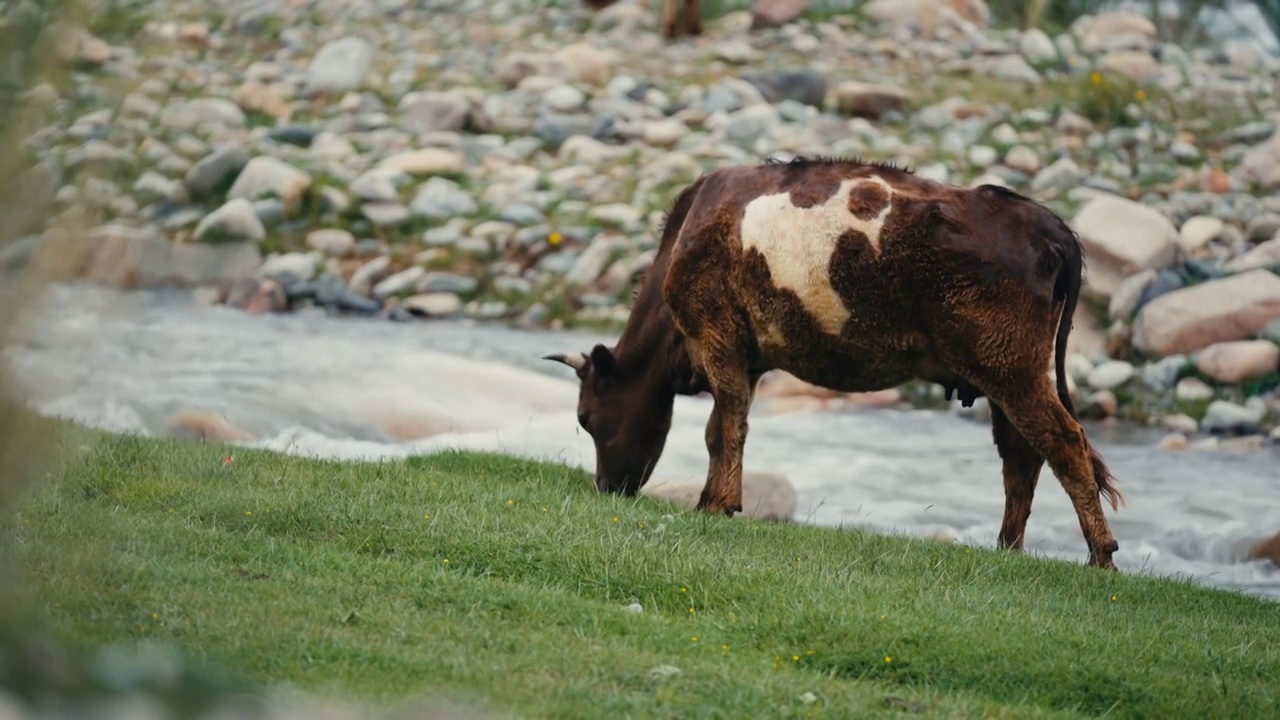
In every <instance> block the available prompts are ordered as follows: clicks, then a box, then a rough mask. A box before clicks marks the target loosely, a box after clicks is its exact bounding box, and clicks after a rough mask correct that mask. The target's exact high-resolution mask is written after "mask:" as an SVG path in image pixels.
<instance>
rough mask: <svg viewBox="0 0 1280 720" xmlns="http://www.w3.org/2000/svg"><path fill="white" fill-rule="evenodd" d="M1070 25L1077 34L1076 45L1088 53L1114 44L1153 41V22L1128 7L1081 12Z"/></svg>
mask: <svg viewBox="0 0 1280 720" xmlns="http://www.w3.org/2000/svg"><path fill="white" fill-rule="evenodd" d="M1071 29H1072V32H1073V33H1074V34H1075V36H1076V37H1078V38H1080V49H1081V50H1083V51H1084V52H1086V53H1088V54H1090V55H1097V54H1099V53H1102V52H1106V51H1107V50H1110V49H1114V48H1126V47H1127V48H1138V49H1144V48H1151V47H1153V46H1154V45H1155V41H1156V26H1155V23H1153V22H1151V20H1150V19H1148V18H1147V17H1146V16H1145V15H1142V14H1140V13H1137V12H1134V11H1132V10H1112V11H1108V12H1102V13H1098V14H1097V15H1081V16H1080V17H1079V19H1077V20H1076V21H1075V22H1074V23H1073V24H1072V28H1071Z"/></svg>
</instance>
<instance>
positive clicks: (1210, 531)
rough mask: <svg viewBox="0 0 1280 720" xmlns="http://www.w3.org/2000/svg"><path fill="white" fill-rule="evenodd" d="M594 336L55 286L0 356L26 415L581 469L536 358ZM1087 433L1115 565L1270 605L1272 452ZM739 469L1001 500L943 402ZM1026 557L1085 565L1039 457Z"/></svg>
mask: <svg viewBox="0 0 1280 720" xmlns="http://www.w3.org/2000/svg"><path fill="white" fill-rule="evenodd" d="M596 340H605V341H610V340H612V338H608V337H600V336H595V335H587V334H578V333H572V334H570V333H551V332H522V331H517V330H512V329H507V328H500V327H476V326H473V325H470V324H466V323H432V322H414V323H393V322H389V321H386V320H373V319H367V318H351V319H338V318H331V317H327V316H325V315H324V314H323V313H321V312H319V311H316V312H301V313H297V314H289V315H277V316H260V315H251V314H248V313H244V312H242V311H239V310H235V309H230V308H226V307H206V306H203V305H199V304H197V303H195V302H193V301H192V300H191V299H190V296H189V294H187V293H151V292H129V293H121V292H117V291H112V290H106V289H101V288H95V287H90V286H85V285H61V286H56V287H53V288H51V289H49V290H48V291H47V297H46V299H45V300H44V303H43V306H42V309H41V315H40V317H39V320H38V321H37V322H35V323H33V324H32V326H31V329H30V331H29V333H28V339H27V340H26V341H25V342H23V343H21V344H16V345H13V346H11V347H9V348H8V349H6V351H5V353H6V359H7V361H8V362H9V363H10V366H11V367H12V368H13V370H14V372H15V373H16V374H17V378H18V379H19V381H20V382H21V383H22V385H23V388H24V391H25V392H26V393H27V395H28V397H29V399H30V402H31V403H32V405H33V407H35V408H36V409H38V410H39V411H40V412H42V413H45V414H48V415H57V416H61V417H67V418H72V419H75V420H78V421H80V422H82V423H85V424H88V425H91V426H95V427H100V428H104V429H108V430H111V431H117V432H137V433H142V434H148V435H160V434H163V433H164V431H165V430H164V428H165V423H166V421H167V420H168V418H170V417H171V416H172V415H173V413H175V412H177V411H179V410H182V409H198V410H205V411H211V412H214V413H218V414H221V415H223V416H225V417H226V418H227V419H228V420H229V421H230V422H231V423H233V424H234V425H236V426H239V427H240V428H243V429H245V430H248V431H249V432H251V433H253V434H254V435H255V437H257V438H259V440H257V441H254V442H249V443H247V444H250V445H256V446H259V447H266V448H271V449H274V450H278V451H282V452H287V453H292V454H297V455H319V456H325V457H333V458H343V459H349V460H353V461H371V460H377V459H378V458H392V457H402V456H405V455H409V454H424V453H430V452H434V451H437V450H439V449H441V448H471V449H485V450H498V451H503V452H509V453H515V454H520V455H525V456H529V457H534V458H543V459H556V460H563V461H566V462H569V463H572V464H576V465H579V466H581V467H583V468H585V469H587V470H592V469H593V467H594V462H595V458H594V453H593V450H592V446H591V441H590V438H589V437H588V436H587V435H586V434H585V433H583V432H581V431H580V430H579V429H578V428H577V424H576V421H575V405H576V397H577V388H576V384H575V382H574V381H573V378H572V373H571V372H570V371H569V370H568V368H565V367H564V366H562V365H557V364H554V363H550V362H547V361H545V360H541V359H540V358H541V356H543V355H545V354H547V353H549V352H554V351H561V350H575V349H578V350H586V349H588V348H589V347H590V344H591V343H592V342H594V341H596ZM709 410H710V402H709V401H708V400H704V399H695V398H678V400H677V406H676V415H675V420H674V426H673V429H672V433H671V437H670V440H669V441H668V443H667V449H666V451H665V453H664V455H663V457H662V460H661V462H660V463H659V465H658V467H657V469H656V471H655V476H654V477H655V478H664V479H676V480H687V479H700V478H701V477H702V476H703V474H704V473H705V471H706V464H707V459H706V449H705V446H704V444H703V427H704V423H705V422H706V417H707V413H708V412H709ZM397 418H398V419H399V420H398V421H400V422H404V418H411V419H417V421H421V420H422V419H424V418H426V419H431V420H432V421H434V422H447V423H448V426H449V428H451V431H450V432H446V433H444V434H440V435H436V436H433V437H430V438H428V439H425V440H420V441H416V442H400V441H397V440H395V439H394V437H392V436H390V435H389V434H388V433H387V432H386V431H385V428H387V427H389V425H390V424H391V423H393V422H396V421H397ZM1089 432H1090V433H1091V437H1092V438H1093V439H1094V442H1095V443H1096V444H1097V445H1098V447H1099V449H1100V450H1101V452H1102V453H1103V454H1104V457H1106V459H1107V460H1108V462H1109V463H1110V465H1111V467H1112V469H1113V470H1114V471H1115V473H1116V475H1117V477H1118V478H1119V483H1120V487H1121V489H1122V490H1123V491H1124V492H1125V494H1126V496H1127V498H1128V505H1127V506H1126V507H1122V508H1121V510H1120V512H1118V513H1111V512H1110V509H1109V508H1108V516H1109V517H1110V519H1111V521H1112V524H1113V530H1114V532H1115V535H1116V537H1117V539H1118V541H1119V543H1120V552H1119V553H1118V554H1117V556H1116V562H1117V564H1118V565H1119V566H1120V567H1121V569H1122V570H1125V571H1129V572H1147V573H1156V574H1161V575H1178V576H1184V577H1185V576H1190V577H1192V578H1194V579H1195V580H1196V581H1198V582H1202V583H1206V584H1210V585H1215V586H1221V587H1229V588H1234V589H1238V590H1242V591H1245V592H1250V593H1256V594H1260V595H1264V596H1269V597H1273V598H1277V599H1280V570H1277V569H1275V568H1274V567H1270V566H1268V565H1265V564H1263V563H1260V562H1244V561H1243V560H1242V556H1243V552H1244V548H1246V547H1247V546H1248V544H1249V543H1250V542H1251V541H1254V540H1257V539H1258V538H1261V537H1263V536H1266V535H1269V534H1272V533H1275V532H1278V531H1280V471H1277V469H1276V468H1277V467H1280V463H1278V462H1277V461H1278V460H1280V451H1277V450H1274V449H1273V450H1261V451H1255V452H1247V453H1240V452H1210V451H1187V452H1181V453H1174V452H1168V451H1163V450H1160V449H1159V448H1157V447H1155V443H1154V442H1153V436H1151V435H1150V434H1149V433H1146V432H1140V431H1135V430H1128V431H1126V430H1124V429H1123V428H1121V429H1118V430H1117V429H1108V428H1103V427H1098V426H1090V427H1089ZM1126 435H1128V436H1131V437H1125V436H1126ZM746 467H747V469H749V470H756V471H772V472H779V473H782V474H785V475H786V476H787V477H788V478H789V479H790V480H791V482H792V483H793V484H794V486H795V488H796V493H797V513H796V520H798V521H800V522H812V523H820V524H829V525H836V524H845V525H850V524H854V525H859V526H863V527H870V528H873V529H878V530H881V531H886V532H900V533H909V534H926V533H932V532H935V531H940V530H941V531H948V532H950V533H952V534H954V535H956V536H957V537H959V539H960V540H961V541H963V542H968V543H973V544H977V545H983V546H988V547H990V546H993V545H994V543H995V537H996V533H997V532H998V530H999V526H1000V521H1001V517H1002V513H1003V507H1004V494H1003V482H1002V480H1001V475H1000V460H999V457H998V456H997V454H996V451H995V446H994V445H993V443H992V440H991V431H990V427H989V425H987V424H985V423H978V422H974V421H972V420H968V419H964V418H961V417H958V416H956V415H954V414H952V413H948V412H935V411H906V412H903V411H897V410H860V411H849V412H839V413H834V412H828V413H812V414H810V413H800V414H786V415H774V416H769V415H764V414H761V413H756V414H755V415H753V418H752V424H751V430H750V435H749V438H748V441H747V447H746ZM1027 548H1028V551H1030V552H1035V553H1041V554H1045V555H1049V556H1052V557H1058V558H1065V559H1072V560H1075V561H1083V559H1084V558H1085V547H1084V541H1083V539H1082V537H1081V534H1080V528H1079V525H1078V522H1077V520H1076V516H1075V513H1074V511H1073V510H1072V508H1071V504H1070V501H1069V500H1068V499H1067V497H1066V494H1065V493H1064V492H1063V491H1062V488H1061V486H1060V485H1058V483H1057V482H1056V480H1055V479H1054V477H1053V475H1052V472H1051V471H1050V470H1049V469H1048V468H1047V467H1046V469H1045V471H1044V472H1043V474H1042V475H1041V482H1040V486H1039V490H1038V492H1037V495H1036V499H1035V505H1034V511H1033V513H1032V515H1031V521H1030V523H1029V525H1028V539H1027Z"/></svg>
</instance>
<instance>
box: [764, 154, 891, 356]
mask: <svg viewBox="0 0 1280 720" xmlns="http://www.w3.org/2000/svg"><path fill="white" fill-rule="evenodd" d="M862 183H875V184H878V185H880V186H881V187H883V188H884V190H885V192H886V193H887V194H888V195H889V203H888V204H886V205H885V208H884V209H883V210H881V211H880V214H879V215H877V216H876V217H874V218H871V219H870V220H863V219H861V218H859V217H857V216H856V215H854V214H853V213H852V212H850V211H849V193H850V192H851V191H852V190H853V189H854V188H855V187H857V186H858V185H860V184H862ZM892 210H893V188H892V187H891V186H890V185H889V183H887V182H885V181H884V180H883V179H881V178H878V177H870V178H851V179H848V180H845V181H843V182H841V183H840V188H839V189H838V190H837V191H836V192H835V194H834V195H832V196H831V197H830V198H829V199H828V200H827V201H826V202H824V203H822V204H820V205H814V206H813V207H809V208H798V207H796V206H795V205H794V204H792V202H791V194H790V193H789V192H783V193H777V194H774V195H761V196H760V197H758V198H756V199H755V200H752V201H751V202H749V203H747V206H746V210H745V212H744V213H743V216H742V249H743V250H747V249H750V248H755V249H756V250H757V251H759V253H760V254H761V255H763V256H764V259H765V262H766V263H768V265H769V272H770V273H771V274H772V276H773V283H774V285H776V286H777V287H779V288H785V289H787V290H791V291H793V292H795V293H796V295H798V296H799V297H800V302H801V303H803V304H804V307H805V309H806V310H808V311H809V313H810V314H811V315H813V317H814V318H815V319H816V320H817V321H818V325H819V326H820V327H821V328H822V329H823V330H825V331H826V332H828V333H830V334H832V335H838V334H839V333H840V330H841V328H843V327H844V324H845V322H846V321H847V320H848V319H849V315H850V313H849V310H848V308H846V307H845V306H844V303H842V302H841V301H840V297H839V296H838V295H837V294H836V291H835V289H833V288H832V287H831V278H830V275H829V274H828V272H827V268H828V267H830V263H831V255H832V253H834V252H835V250H836V243H837V241H839V239H840V236H841V235H843V234H845V233H846V232H848V231H849V230H858V231H860V232H862V233H863V234H864V235H866V236H867V240H868V241H870V244H871V249H872V251H873V252H877V253H878V252H879V251H880V232H881V230H883V229H884V223H885V219H886V218H888V217H889V213H890V212H891V211H892Z"/></svg>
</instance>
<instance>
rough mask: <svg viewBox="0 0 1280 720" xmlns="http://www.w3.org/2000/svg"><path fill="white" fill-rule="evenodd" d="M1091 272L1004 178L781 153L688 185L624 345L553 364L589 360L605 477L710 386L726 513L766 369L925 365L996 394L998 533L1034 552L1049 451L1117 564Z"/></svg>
mask: <svg viewBox="0 0 1280 720" xmlns="http://www.w3.org/2000/svg"><path fill="white" fill-rule="evenodd" d="M1083 273H1084V253H1083V251H1082V249H1081V245H1080V241H1079V238H1078V236H1077V235H1076V233H1075V232H1074V231H1073V230H1072V229H1071V228H1070V227H1069V226H1068V225H1067V224H1066V223H1065V222H1063V220H1062V219H1061V218H1060V217H1059V216H1058V215H1057V214H1055V213H1054V212H1053V211H1051V210H1050V209H1048V208H1046V207H1044V206H1043V205H1041V204H1039V203H1038V202H1036V201H1034V200H1032V199H1030V198H1027V197H1025V196H1023V195H1020V194H1018V193H1016V192H1014V191H1012V190H1009V189H1007V188H1005V187H1002V186H999V185H992V184H984V185H978V186H977V187H972V188H963V187H957V186H954V185H949V184H945V183H940V182H936V181H933V180H930V179H927V178H924V177H921V176H919V175H916V174H915V173H914V172H912V171H911V170H910V169H908V168H903V167H899V166H897V165H895V164H892V163H882V162H871V161H863V160H860V159H856V158H855V159H842V158H825V157H815V158H806V157H797V158H795V159H793V160H789V161H782V160H772V159H771V160H768V161H766V162H764V163H761V164H758V165H746V166H731V167H724V168H719V169H716V170H713V171H711V172H708V173H705V174H703V175H701V176H700V177H699V178H697V179H696V180H694V181H693V182H692V183H690V184H689V185H688V186H687V187H685V188H684V189H683V190H681V192H680V193H679V194H678V195H677V196H676V198H675V200H674V201H673V203H672V205H671V206H670V208H669V209H668V212H667V213H666V217H665V219H664V222H663V225H662V228H661V237H660V240H659V248H658V251H657V254H656V255H655V257H654V260H653V263H652V265H651V267H650V268H649V270H648V272H647V273H646V274H645V276H644V278H643V279H642V280H641V282H640V283H639V287H638V290H637V292H636V294H635V298H634V303H633V308H632V310H631V312H630V314H629V318H628V321H627V323H626V325H625V327H624V328H623V330H622V333H621V336H620V337H619V339H618V341H617V343H616V344H615V345H614V347H608V346H606V345H604V344H596V345H595V346H594V347H592V348H591V349H590V350H589V351H588V352H571V353H556V354H552V355H547V356H545V358H544V359H546V360H551V361H555V362H559V363H563V364H565V365H568V366H569V367H571V368H573V370H574V371H575V373H576V375H577V378H578V380H579V398H578V423H579V424H580V426H581V427H582V428H583V429H584V430H585V431H586V432H587V433H588V434H589V435H590V436H591V438H592V439H593V442H594V444H595V449H596V469H595V486H596V489H597V490H598V491H600V492H610V493H617V494H622V495H626V496H634V495H635V494H636V493H637V492H639V490H640V488H641V487H642V486H643V485H644V484H645V483H646V482H647V481H648V479H649V476H650V474H651V473H652V472H653V468H654V465H655V464H656V463H657V462H658V459H659V458H660V457H661V455H662V450H663V445H664V443H665V441H666V437H667V434H668V432H669V430H670V427H671V417H672V409H673V405H674V401H675V396H676V395H698V394H701V393H704V392H705V393H708V394H709V395H710V396H711V398H712V400H713V404H712V410H711V413H710V417H709V418H708V421H707V426H706V447H707V452H708V455H709V460H710V462H709V467H708V470H707V477H706V483H705V485H704V487H703V490H702V494H701V496H700V498H699V500H698V503H697V508H698V509H699V510H704V511H707V512H711V513H724V514H726V515H729V516H733V514H734V513H735V512H741V510H742V452H743V445H744V443H745V442H746V437H747V426H748V424H747V415H748V410H749V409H750V407H751V403H752V400H753V399H754V395H755V390H756V386H757V383H758V381H759V380H760V377H761V376H762V375H763V374H765V373H766V372H769V371H771V370H783V371H786V372H789V373H791V374H792V375H794V376H796V377H798V378H800V379H801V380H805V381H807V382H809V383H811V384H814V385H817V386H820V387H824V388H828V389H830V390H834V391H837V392H841V393H853V392H870V391H876V390H882V389H887V388H891V387H896V386H899V385H901V384H902V383H904V382H907V381H909V380H911V379H913V378H914V379H919V380H923V381H926V382H932V383H936V384H938V385H941V386H942V387H943V388H944V389H945V391H946V397H947V398H948V399H950V398H951V397H952V395H953V394H955V395H956V396H957V397H958V398H959V399H960V401H961V403H962V404H964V405H965V406H971V405H972V404H973V402H974V401H975V400H976V399H977V398H979V397H985V398H987V401H988V403H989V405H990V410H991V426H992V434H993V439H994V443H995V446H996V449H997V451H998V454H999V457H1000V458H1001V459H1002V461H1003V467H1002V472H1003V475H1004V488H1005V509H1004V521H1003V523H1002V525H1001V528H1000V534H999V539H998V546H999V547H1001V548H1009V549H1013V550H1016V551H1021V550H1022V544H1023V534H1024V532H1025V530H1026V524H1027V519H1028V517H1029V515H1030V513H1031V503H1032V498H1033V496H1034V494H1035V490H1036V483H1037V480H1038V478H1039V475H1040V471H1041V468H1042V466H1043V464H1044V463H1045V461H1046V460H1047V461H1048V463H1049V466H1050V467H1051V468H1052V470H1053V472H1054V474H1055V475H1056V476H1057V477H1058V479H1059V482H1060V483H1061V485H1062V486H1063V488H1064V489H1065V490H1066V492H1067V495H1068V496H1069V497H1070V498H1071V502H1072V505H1073V506H1074V508H1075V511H1076V515H1077V516H1078V518H1079V521H1080V528H1081V531H1082V532H1083V534H1084V539H1085V542H1086V543H1087V545H1088V548H1089V561H1088V563H1089V564H1090V565H1093V566H1097V567H1102V568H1109V569H1115V565H1114V563H1113V560H1112V556H1113V554H1114V553H1115V552H1117V551H1118V550H1119V545H1118V543H1117V542H1116V540H1115V538H1114V537H1113V535H1112V533H1111V529H1110V527H1109V525H1108V523H1107V519H1106V517H1105V515H1104V514H1103V508H1102V504H1101V502H1100V498H1105V499H1106V500H1107V501H1108V502H1109V503H1110V505H1111V508H1112V510H1118V509H1119V504H1120V503H1122V502H1123V500H1124V498H1123V496H1122V494H1121V493H1120V492H1119V490H1117V488H1116V487H1115V484H1114V480H1115V478H1114V477H1113V476H1112V474H1111V471H1110V470H1109V469H1108V467H1107V465H1106V464H1105V463H1104V462H1103V459H1102V457H1101V456H1100V455H1099V454H1098V452H1097V451H1096V450H1095V449H1094V448H1093V447H1092V446H1091V445H1090V443H1089V441H1088V439H1087V438H1086V437H1085V432H1084V428H1083V427H1082V426H1081V424H1080V423H1079V421H1078V420H1077V415H1076V411H1075V408H1074V407H1073V404H1072V400H1071V396H1070V394H1069V393H1068V388H1067V380H1066V372H1065V369H1064V367H1063V361H1064V356H1065V354H1066V347H1067V338H1068V335H1069V333H1070V332H1071V320H1072V317H1073V315H1074V313H1075V308H1076V303H1077V300H1078V298H1079V295H1080V288H1081V285H1082V284H1083V282H1084V278H1083ZM1055 347H1056V352H1055ZM1051 368H1052V375H1056V387H1055V383H1054V382H1053V381H1051V379H1050V377H1051V371H1050V370H1051Z"/></svg>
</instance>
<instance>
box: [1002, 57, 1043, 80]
mask: <svg viewBox="0 0 1280 720" xmlns="http://www.w3.org/2000/svg"><path fill="white" fill-rule="evenodd" d="M991 76H992V77H994V78H995V79H997V80H1004V81H1006V82H1015V83H1022V84H1025V85H1039V84H1040V83H1041V82H1043V79H1042V78H1041V77H1040V73H1038V72H1036V69H1035V68H1033V67H1031V66H1030V65H1028V64H1027V61H1026V60H1024V59H1023V58H1022V56H1021V55H1005V56H1004V57H1002V58H1000V59H999V60H997V61H996V62H995V65H994V66H993V67H992V68H991Z"/></svg>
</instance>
